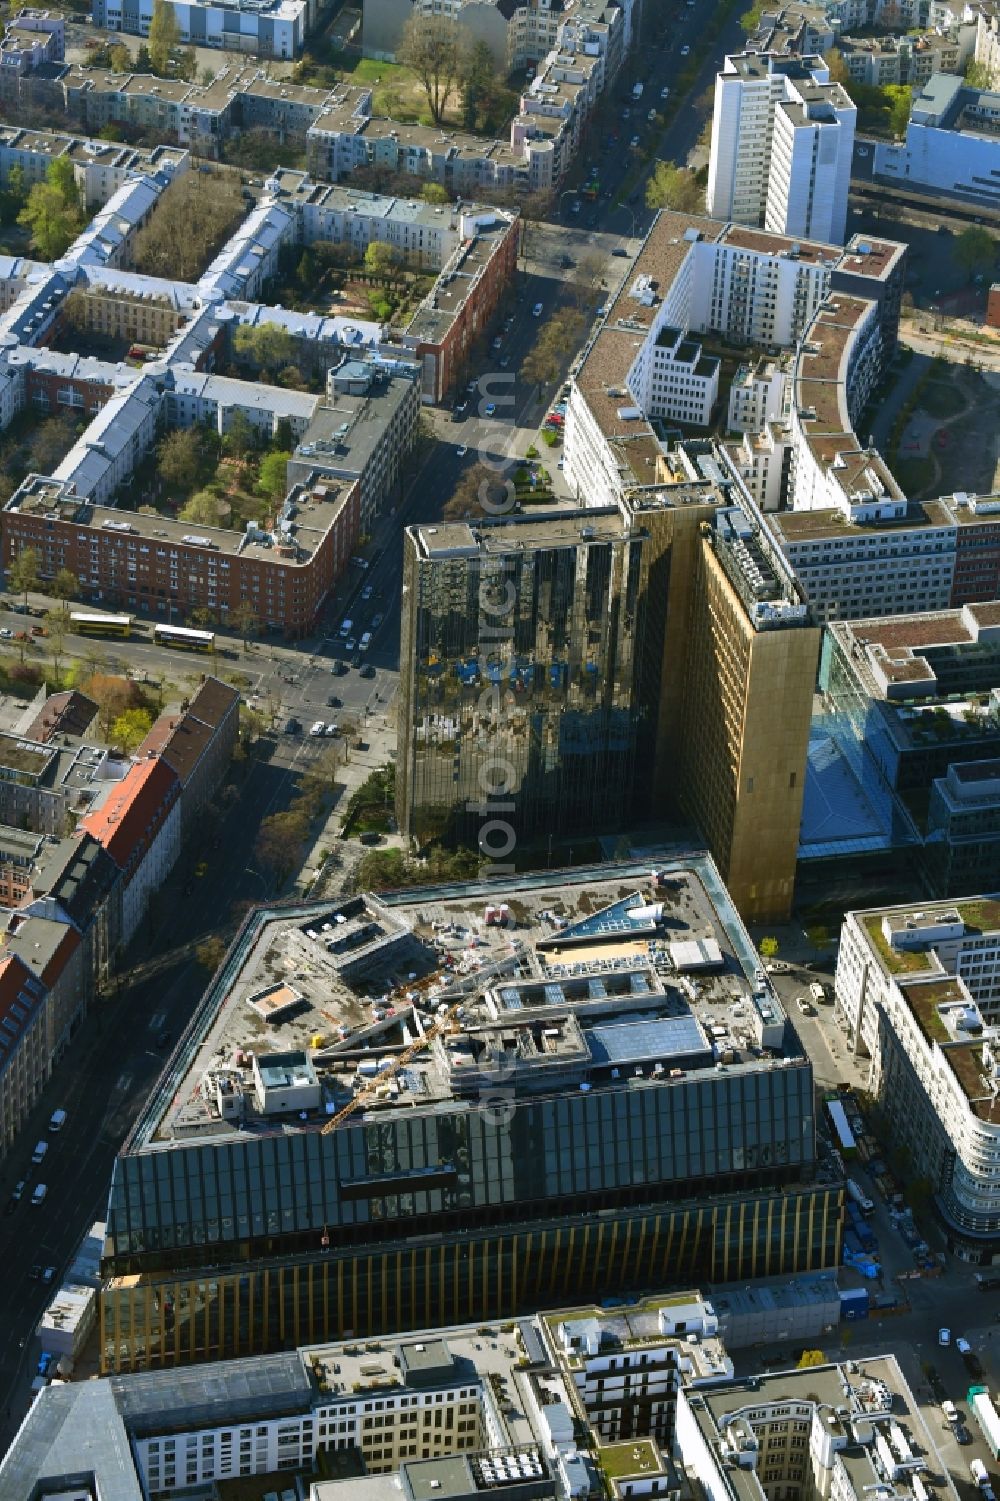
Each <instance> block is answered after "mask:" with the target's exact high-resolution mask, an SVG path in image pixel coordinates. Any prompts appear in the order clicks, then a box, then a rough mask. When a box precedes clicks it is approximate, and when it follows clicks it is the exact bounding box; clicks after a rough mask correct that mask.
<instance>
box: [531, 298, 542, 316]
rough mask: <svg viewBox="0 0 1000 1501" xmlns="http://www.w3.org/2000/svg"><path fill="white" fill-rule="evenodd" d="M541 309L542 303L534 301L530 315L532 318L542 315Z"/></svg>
mask: <svg viewBox="0 0 1000 1501" xmlns="http://www.w3.org/2000/svg"><path fill="white" fill-rule="evenodd" d="M542 311H543V308H542V304H541V303H540V302H536V303H535V305H534V307H533V308H532V309H531V316H532V317H533V318H540V317H541V316H542Z"/></svg>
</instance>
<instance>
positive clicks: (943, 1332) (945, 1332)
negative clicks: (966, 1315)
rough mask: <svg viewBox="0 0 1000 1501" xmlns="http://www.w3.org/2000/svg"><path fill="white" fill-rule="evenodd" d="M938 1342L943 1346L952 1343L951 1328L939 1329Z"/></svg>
mask: <svg viewBox="0 0 1000 1501" xmlns="http://www.w3.org/2000/svg"><path fill="white" fill-rule="evenodd" d="M938 1344H939V1345H941V1346H942V1347H944V1346H947V1345H950V1344H951V1330H950V1329H939V1330H938Z"/></svg>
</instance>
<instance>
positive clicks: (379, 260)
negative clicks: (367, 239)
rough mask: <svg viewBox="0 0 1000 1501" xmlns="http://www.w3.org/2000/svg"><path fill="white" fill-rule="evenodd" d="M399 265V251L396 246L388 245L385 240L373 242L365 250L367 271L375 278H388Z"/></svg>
mask: <svg viewBox="0 0 1000 1501" xmlns="http://www.w3.org/2000/svg"><path fill="white" fill-rule="evenodd" d="M398 264H399V251H398V250H397V249H396V247H395V245H386V244H385V242H384V241H383V240H372V242H371V244H370V245H369V246H368V247H367V249H366V250H365V270H366V271H370V272H371V273H372V275H373V276H388V275H389V273H390V272H391V271H392V270H393V268H394V267H395V266H398Z"/></svg>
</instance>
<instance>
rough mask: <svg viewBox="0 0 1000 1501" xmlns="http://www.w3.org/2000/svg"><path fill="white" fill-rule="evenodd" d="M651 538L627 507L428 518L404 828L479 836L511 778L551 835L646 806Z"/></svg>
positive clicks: (602, 823) (408, 607)
mask: <svg viewBox="0 0 1000 1501" xmlns="http://www.w3.org/2000/svg"><path fill="white" fill-rule="evenodd" d="M649 541H650V539H649V534H648V532H646V531H645V530H643V529H641V528H635V529H633V528H631V527H630V526H629V525H628V524H627V523H626V522H625V521H624V519H623V517H622V516H621V514H620V513H619V512H618V511H617V510H603V511H594V512H586V513H581V512H579V511H576V512H573V513H572V514H571V515H566V516H564V517H561V516H552V517H546V518H545V519H544V521H541V522H538V521H533V520H531V519H525V518H522V519H520V520H518V521H515V522H513V523H507V522H496V523H493V522H487V523H484V524H482V525H472V524H469V523H465V522H458V523H450V524H443V525H441V526H437V527H426V526H425V527H413V528H411V529H410V530H409V531H408V532H407V534H406V538H405V561H404V579H405V586H406V587H405V593H404V606H403V609H404V621H403V640H404V642H405V643H406V646H405V656H404V660H405V661H406V670H405V672H404V674H403V681H402V683H401V689H400V694H401V702H400V706H401V718H400V724H401V726H403V727H405V728H404V729H403V733H401V736H400V754H399V757H398V762H397V785H398V786H399V788H400V796H399V807H400V808H401V810H402V812H403V826H404V827H405V829H406V831H407V832H408V833H410V834H412V835H413V836H414V837H415V838H417V839H418V840H420V841H421V842H422V841H425V840H428V839H434V838H447V839H450V840H454V841H460V842H465V843H473V844H474V843H475V842H476V837H477V834H478V830H479V827H480V825H481V823H482V821H483V812H482V806H481V805H482V802H483V799H484V797H487V796H489V795H490V794H491V793H492V792H493V790H494V789H495V788H497V787H499V788H500V789H501V791H500V793H498V795H499V796H502V797H510V798H512V799H513V800H515V802H516V808H517V811H516V820H517V823H518V825H519V827H520V829H523V830H524V831H529V830H530V831H531V832H532V833H538V832H539V831H541V830H545V831H550V832H551V831H556V832H558V831H561V830H566V829H570V830H571V829H574V828H579V827H581V821H585V822H586V824H587V825H588V826H589V827H613V826H614V825H616V824H620V823H621V822H622V821H623V819H625V818H626V817H627V816H628V814H629V812H630V809H631V806H632V798H633V792H634V787H635V783H636V779H637V776H639V777H640V779H641V772H640V771H639V769H638V767H637V747H638V744H639V740H640V735H641V730H642V724H643V721H644V719H645V718H646V717H647V716H648V714H649V712H650V711H649V705H648V703H647V702H646V701H645V700H644V699H643V696H642V694H641V692H640V686H641V685H640V682H639V673H638V660H639V658H640V657H641V653H642V649H643V634H644V629H645V608H644V603H645V602H644V594H643V583H644V571H645V569H646V567H647V566H648V564H647V554H648V551H649Z"/></svg>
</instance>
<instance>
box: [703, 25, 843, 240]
mask: <svg viewBox="0 0 1000 1501" xmlns="http://www.w3.org/2000/svg"><path fill="white" fill-rule="evenodd" d="M856 119H857V109H856V107H855V105H854V104H853V103H852V102H851V100H850V98H849V96H848V95H847V93H846V91H845V90H844V89H843V87H842V86H841V85H840V84H839V83H831V82H830V75H829V70H828V68H827V67H826V64H825V63H824V62H823V60H822V58H820V57H785V56H778V55H776V54H773V53H766V52H764V53H758V52H743V53H739V54H737V55H735V56H731V57H727V58H726V61H725V64H724V66H723V68H722V71H721V73H718V74H717V75H716V79H715V111H714V114H713V117H712V149H711V157H710V160H709V168H708V212H709V214H710V215H711V216H712V217H713V218H714V219H735V220H736V221H737V222H738V223H740V224H752V225H758V226H761V227H763V228H764V229H769V230H771V231H773V232H774V233H776V234H785V235H795V236H802V237H803V238H806V239H813V240H823V241H826V242H827V243H828V244H834V245H842V244H843V243H844V236H845V232H846V225H847V194H848V188H849V186H850V178H851V157H852V154H853V151H854V127H855V122H856Z"/></svg>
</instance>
